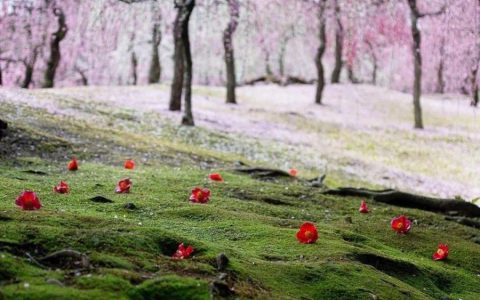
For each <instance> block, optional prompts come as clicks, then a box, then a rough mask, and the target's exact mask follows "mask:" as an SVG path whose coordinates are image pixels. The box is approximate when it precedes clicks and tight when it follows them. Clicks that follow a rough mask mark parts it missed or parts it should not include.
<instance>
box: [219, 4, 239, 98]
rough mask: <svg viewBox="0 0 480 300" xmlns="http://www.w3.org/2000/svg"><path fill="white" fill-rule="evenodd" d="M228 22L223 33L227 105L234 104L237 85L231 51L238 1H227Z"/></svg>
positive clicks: (237, 16)
mask: <svg viewBox="0 0 480 300" xmlns="http://www.w3.org/2000/svg"><path fill="white" fill-rule="evenodd" d="M227 3H228V11H229V13H230V21H229V22H228V25H227V28H226V29H225V31H224V32H223V47H224V49H225V66H226V70H227V101H226V102H227V103H230V104H236V103H237V99H236V96H235V88H236V85H237V81H236V77H235V56H234V50H233V34H234V32H235V30H236V29H237V26H238V18H239V17H240V3H239V1H238V0H227Z"/></svg>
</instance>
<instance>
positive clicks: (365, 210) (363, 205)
mask: <svg viewBox="0 0 480 300" xmlns="http://www.w3.org/2000/svg"><path fill="white" fill-rule="evenodd" d="M358 211H359V212H361V213H362V214H366V213H368V206H367V202H365V201H363V200H362V203H361V204H360V208H359V209H358Z"/></svg>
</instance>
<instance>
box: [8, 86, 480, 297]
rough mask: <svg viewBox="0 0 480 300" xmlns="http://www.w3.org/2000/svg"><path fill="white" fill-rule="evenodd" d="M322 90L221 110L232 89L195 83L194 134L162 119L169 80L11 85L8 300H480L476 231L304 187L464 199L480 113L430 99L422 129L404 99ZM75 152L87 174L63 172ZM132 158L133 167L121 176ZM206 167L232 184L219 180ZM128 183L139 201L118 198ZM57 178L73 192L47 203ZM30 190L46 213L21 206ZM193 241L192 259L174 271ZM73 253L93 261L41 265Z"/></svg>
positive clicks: (253, 93)
mask: <svg viewBox="0 0 480 300" xmlns="http://www.w3.org/2000/svg"><path fill="white" fill-rule="evenodd" d="M313 91H314V87H313V86H291V87H288V88H283V87H277V86H257V87H244V88H241V89H239V96H240V97H239V102H240V105H238V106H227V105H224V104H223V103H222V102H223V100H222V96H223V90H222V89H219V88H211V87H200V86H199V87H196V88H195V90H194V94H195V96H194V111H195V113H196V115H195V116H196V123H197V125H198V126H197V127H195V128H185V127H179V126H177V124H178V123H179V119H180V114H177V113H172V112H169V111H167V110H166V107H167V105H166V103H167V99H168V87H167V86H164V85H159V86H148V87H147V86H142V87H116V88H115V87H108V88H107V87H88V88H64V89H52V90H33V91H25V90H18V89H0V105H1V107H2V108H1V111H0V116H1V117H2V118H4V119H6V120H7V121H9V122H10V125H11V129H10V131H9V136H7V138H5V139H4V140H2V141H0V157H1V161H0V226H1V228H2V231H1V232H0V299H2V298H5V299H65V298H68V299H92V298H97V299H155V298H156V299H182V298H183V299H209V298H210V296H211V295H215V297H235V298H260V299H333V298H337V299H478V295H479V288H478V287H479V284H480V273H479V270H480V262H479V260H478V259H477V257H478V253H480V233H479V231H478V229H475V228H472V227H468V226H463V225H460V224H457V223H456V222H452V221H448V220H446V219H445V216H443V215H441V214H435V213H431V212H425V211H422V210H417V209H408V208H401V207H396V206H391V205H387V204H383V203H380V202H374V201H368V204H369V207H370V210H371V212H370V213H369V214H360V213H359V212H358V207H359V205H360V202H361V200H365V199H362V198H357V197H340V196H331V195H325V194H323V193H322V192H323V191H324V190H325V189H326V187H314V186H312V185H311V184H309V182H308V181H307V179H311V178H314V177H317V176H319V175H323V174H325V175H326V181H325V183H326V185H327V186H328V187H338V186H345V185H350V186H364V187H379V186H384V187H395V188H398V189H401V190H406V191H410V192H416V193H422V194H430V195H436V196H442V197H454V196H457V195H460V196H462V197H464V198H466V199H468V200H471V199H473V198H475V197H476V196H477V197H478V196H479V195H480V188H479V187H480V178H479V177H478V170H477V169H476V166H478V165H479V164H480V156H479V155H478V154H476V153H479V151H480V148H479V147H480V132H479V130H478V129H479V127H480V125H479V123H480V119H479V117H478V116H477V112H476V111H475V110H472V109H470V108H469V107H468V106H467V105H466V103H465V101H466V100H465V99H462V98H461V97H459V96H454V95H447V96H429V97H426V99H425V101H424V111H425V123H426V126H427V129H426V130H425V131H422V132H420V131H413V130H412V129H411V123H412V122H411V111H410V110H411V103H410V97H409V96H408V95H406V94H402V93H398V92H393V91H388V90H385V89H381V88H377V87H372V86H366V85H360V86H350V85H333V86H329V87H328V88H327V90H326V95H325V103H326V104H325V105H324V106H322V107H318V106H314V105H313V104H311V103H310V101H311V99H312V95H313ZM345 116H350V117H348V118H347V117H345ZM74 155H75V156H77V158H78V159H79V161H80V167H79V170H78V171H76V172H68V171H67V169H66V165H67V163H68V161H69V159H70V157H71V156H74ZM127 158H132V159H134V160H135V161H136V162H137V168H136V169H134V170H126V169H124V168H123V162H124V160H125V159H127ZM240 162H242V164H246V165H248V166H263V167H271V168H276V169H283V170H288V169H289V168H296V169H298V170H299V174H298V176H297V177H288V176H284V177H281V178H263V179H261V178H257V177H255V176H249V175H247V174H242V173H239V172H236V171H234V169H235V168H239V167H242V166H241V164H240ZM212 172H219V173H221V174H222V175H223V177H224V178H225V182H223V183H213V182H210V181H209V180H208V178H207V176H208V174H210V173H212ZM125 177H130V178H131V179H132V181H133V187H132V190H131V193H129V194H115V193H114V189H115V185H116V183H117V182H118V180H120V179H122V178H125ZM60 180H65V181H67V182H68V183H69V185H70V187H71V192H70V193H69V194H67V195H59V194H55V193H53V192H52V188H53V186H55V185H56V184H57V183H58V182H59V181H60ZM195 186H205V187H208V188H209V189H210V190H211V192H212V196H211V200H210V202H209V203H208V204H203V205H202V204H191V203H189V201H188V197H189V195H190V191H191V189H192V188H194V187H195ZM25 189H32V190H34V191H36V192H37V194H38V195H39V197H40V199H41V201H42V203H43V205H44V207H43V208H42V209H40V210H38V211H33V212H32V211H22V210H20V209H18V208H17V207H15V205H14V201H15V198H16V197H17V196H18V195H19V194H20V192H22V191H23V190H25ZM96 196H103V197H105V198H107V199H109V200H111V202H105V201H104V202H98V201H97V202H95V201H92V200H91V198H94V197H96ZM128 203H133V205H132V204H129V205H127V204H128ZM401 214H405V215H407V216H408V217H409V218H410V219H411V220H412V221H413V228H412V230H411V232H409V233H408V234H406V235H399V234H396V233H395V232H393V231H392V229H391V228H390V220H391V219H392V218H393V217H395V216H398V215H401ZM305 221H310V222H313V223H315V224H316V226H317V228H318V232H319V239H318V241H317V242H316V243H315V244H300V243H298V241H297V240H296V238H295V234H296V232H297V231H298V228H299V226H300V225H301V224H302V223H303V222H305ZM182 242H183V243H185V244H187V245H192V246H193V247H194V248H195V251H194V253H193V256H192V257H191V258H189V259H185V260H180V261H176V260H172V259H171V256H172V254H173V253H174V252H175V250H176V248H177V246H178V244H179V243H182ZM439 243H447V244H448V245H449V246H450V255H449V258H448V260H446V261H433V260H432V259H431V256H432V254H433V253H434V252H435V251H436V250H437V245H438V244H439ZM65 249H71V250H75V251H77V252H79V253H81V254H82V258H83V259H85V260H87V262H82V263H80V264H79V262H78V260H79V259H78V257H73V258H74V259H73V262H72V257H69V256H68V255H67V256H64V255H62V256H59V257H54V258H53V259H49V258H48V257H49V255H50V256H51V255H52V254H53V253H55V252H56V251H62V250H65ZM77 252H75V253H77ZM220 253H224V254H225V255H226V256H227V257H228V259H229V263H228V264H226V267H225V268H220V269H221V270H219V267H218V263H217V259H216V258H217V256H218V255H219V254H220ZM46 257H47V259H45V258H46ZM75 258H77V259H75ZM76 260H77V261H76ZM222 267H223V266H222Z"/></svg>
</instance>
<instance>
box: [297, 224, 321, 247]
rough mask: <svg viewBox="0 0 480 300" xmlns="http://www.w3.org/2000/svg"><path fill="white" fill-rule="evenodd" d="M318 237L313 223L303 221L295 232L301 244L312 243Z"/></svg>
mask: <svg viewBox="0 0 480 300" xmlns="http://www.w3.org/2000/svg"><path fill="white" fill-rule="evenodd" d="M317 239H318V231H317V228H316V227H315V225H314V224H313V223H310V222H305V223H303V224H302V226H300V230H299V231H298V232H297V240H298V241H299V242H300V243H302V244H313V243H315V242H316V241H317Z"/></svg>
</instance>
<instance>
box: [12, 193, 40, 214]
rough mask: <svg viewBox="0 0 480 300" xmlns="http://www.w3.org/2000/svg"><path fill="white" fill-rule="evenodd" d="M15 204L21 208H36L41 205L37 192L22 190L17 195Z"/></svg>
mask: <svg viewBox="0 0 480 300" xmlns="http://www.w3.org/2000/svg"><path fill="white" fill-rule="evenodd" d="M15 204H16V205H17V206H20V207H21V208H22V209H23V210H36V209H40V208H41V207H42V204H41V203H40V199H39V198H38V196H37V194H35V192H32V191H24V192H22V193H21V194H20V196H18V197H17V199H16V200H15Z"/></svg>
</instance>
